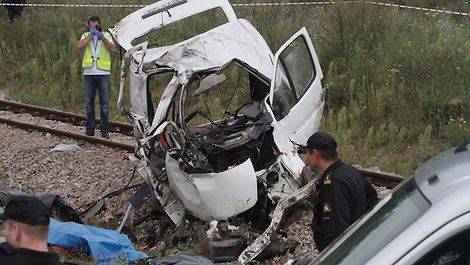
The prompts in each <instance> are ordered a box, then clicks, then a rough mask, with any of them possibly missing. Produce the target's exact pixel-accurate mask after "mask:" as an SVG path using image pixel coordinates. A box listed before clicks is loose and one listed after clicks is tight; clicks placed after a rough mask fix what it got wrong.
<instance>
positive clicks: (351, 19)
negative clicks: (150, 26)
mask: <svg viewBox="0 0 470 265" xmlns="http://www.w3.org/2000/svg"><path fill="white" fill-rule="evenodd" d="M44 2H45V3H48V2H50V3H54V1H52V0H47V1H44ZM66 2H67V1H66ZM118 2H119V3H118ZM118 2H116V3H113V4H127V3H131V2H132V1H124V0H123V1H118ZM140 2H141V3H139V4H150V3H152V2H153V1H140ZM251 2H262V1H251ZM388 2H392V3H395V2H394V1H388ZM70 3H72V2H70ZM132 3H133V2H132ZM407 4H408V5H415V6H420V5H421V6H427V7H436V6H440V7H445V8H448V9H450V8H451V7H452V8H454V9H453V10H455V11H463V12H466V11H468V10H470V4H469V3H468V2H467V1H455V3H453V5H452V6H450V5H449V4H448V3H447V1H407ZM135 10H136V9H135V8H134V9H133V8H94V9H93V8H70V7H63V8H61V7H50V8H49V7H28V8H25V11H24V14H23V18H22V19H21V20H19V21H18V22H16V23H10V22H9V21H8V19H7V14H6V11H5V10H4V9H3V8H2V9H1V10H0V15H1V16H2V17H3V18H4V19H3V20H2V21H0V26H1V27H0V31H1V34H2V36H3V37H2V40H1V41H0V46H1V48H0V72H1V73H2V76H3V78H2V79H1V80H0V87H1V89H2V90H5V91H7V92H8V94H9V97H8V99H11V100H17V101H21V102H24V103H28V104H34V105H40V106H43V107H49V108H57V109H61V110H65V111H70V112H74V113H79V114H85V110H84V102H83V91H82V90H83V89H82V87H83V80H82V70H81V68H80V60H81V59H80V58H81V51H78V50H77V49H76V42H77V41H78V39H79V38H80V36H81V34H82V33H83V32H84V30H85V29H86V21H87V19H88V17H89V16H90V15H98V16H99V17H100V18H101V19H102V24H103V25H104V26H105V27H107V26H111V25H112V24H114V23H116V22H117V21H119V20H120V19H121V18H123V17H124V16H125V15H127V14H129V13H130V12H133V11H135ZM235 11H236V13H237V14H238V15H239V17H243V18H247V19H248V20H249V21H251V22H252V23H253V24H254V25H255V27H256V28H258V29H259V31H260V32H261V34H262V35H263V36H264V37H265V38H266V40H267V42H268V44H269V45H270V46H271V47H272V49H273V50H277V48H279V47H280V46H281V45H282V43H283V42H284V41H286V40H287V39H288V37H290V35H291V34H292V33H293V32H294V31H295V30H297V29H299V28H300V27H302V26H306V27H307V30H308V31H309V33H310V36H311V38H312V42H313V44H314V46H315V49H316V52H317V54H318V57H319V59H320V62H321V65H322V68H323V72H324V74H325V79H324V81H325V82H324V83H325V85H326V91H327V95H326V108H325V112H324V117H323V122H322V124H321V130H324V131H327V132H329V133H331V134H332V135H333V136H335V137H336V138H337V139H338V141H339V144H340V148H339V151H340V153H341V156H342V158H343V160H345V161H346V162H348V163H352V164H360V165H362V166H363V167H372V166H377V165H379V167H380V168H381V169H382V170H384V171H387V172H395V173H398V174H400V175H404V176H407V175H410V174H411V173H412V172H413V170H414V169H416V167H417V166H419V165H420V164H421V159H422V158H423V157H425V156H426V155H429V154H430V155H432V154H436V153H439V152H441V151H443V150H445V149H447V148H450V147H452V146H455V145H457V144H459V143H462V142H464V141H465V140H466V139H468V135H469V129H468V124H467V122H466V120H467V119H468V118H469V117H470V108H469V107H468V106H467V104H468V102H470V92H468V91H470V90H469V85H470V82H469V81H468V77H467V75H468V72H470V69H469V68H470V63H469V62H470V55H468V50H469V47H470V41H468V40H467V37H466V36H468V34H469V22H468V18H466V17H460V16H450V15H443V14H438V13H431V12H422V11H414V10H407V9H398V8H388V7H382V6H376V5H371V4H367V3H363V2H357V3H355V4H335V5H324V6H314V5H310V6H283V7H266V6H265V7H250V8H248V7H237V8H236V9H235ZM51 18H53V19H51ZM179 30H181V31H184V30H185V29H184V28H181V29H179ZM12 33H14V34H12ZM183 33H184V32H183ZM121 56H123V54H122V53H119V52H118V53H116V54H115V55H113V62H112V66H113V69H112V76H111V79H112V80H111V82H112V85H111V87H112V93H111V102H110V110H111V118H112V119H113V120H118V121H124V120H125V119H124V117H123V116H121V115H120V113H119V111H118V110H117V108H116V100H117V96H118V88H119V72H120V70H119V67H120V58H121ZM155 94H158V92H156V91H155Z"/></svg>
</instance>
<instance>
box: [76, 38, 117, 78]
mask: <svg viewBox="0 0 470 265" xmlns="http://www.w3.org/2000/svg"><path fill="white" fill-rule="evenodd" d="M89 34H90V33H89V32H86V33H85V37H87V36H88V35H89ZM104 37H105V38H106V39H109V38H110V37H111V34H109V33H108V32H105V33H104ZM91 67H93V53H92V52H91V45H87V46H86V47H85V52H84V54H83V60H82V68H91ZM96 68H98V69H99V70H103V71H110V70H111V53H110V52H109V50H108V49H107V48H106V47H105V46H104V44H103V42H101V47H100V53H99V54H98V58H96Z"/></svg>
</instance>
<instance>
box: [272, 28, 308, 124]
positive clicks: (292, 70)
mask: <svg viewBox="0 0 470 265" xmlns="http://www.w3.org/2000/svg"><path fill="white" fill-rule="evenodd" d="M315 75H316V71H315V65H314V64H313V59H312V57H311V54H310V52H309V50H308V48H307V46H306V44H305V39H304V38H303V37H302V36H299V37H298V38H296V39H295V40H294V41H293V42H292V43H291V44H290V46H289V47H288V48H287V49H286V50H284V51H283V52H282V53H281V56H280V57H279V60H278V62H277V67H276V76H275V84H276V86H275V88H274V100H273V110H274V115H275V117H276V119H277V120H280V119H282V118H284V117H285V116H286V115H287V114H289V113H290V110H291V109H292V107H294V105H295V104H296V103H297V102H298V100H299V99H300V98H301V97H302V96H303V94H304V93H305V90H306V89H307V88H308V87H309V85H310V83H311V82H312V81H313V80H314V79H315Z"/></svg>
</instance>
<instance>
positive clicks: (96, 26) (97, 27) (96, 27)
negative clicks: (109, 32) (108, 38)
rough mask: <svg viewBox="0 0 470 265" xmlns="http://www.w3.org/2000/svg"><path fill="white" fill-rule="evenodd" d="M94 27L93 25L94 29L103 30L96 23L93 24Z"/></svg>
mask: <svg viewBox="0 0 470 265" xmlns="http://www.w3.org/2000/svg"><path fill="white" fill-rule="evenodd" d="M94 27H95V29H96V30H97V31H103V29H102V28H101V27H100V26H98V25H95V26H94Z"/></svg>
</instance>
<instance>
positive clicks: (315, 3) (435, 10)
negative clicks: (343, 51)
mask: <svg viewBox="0 0 470 265" xmlns="http://www.w3.org/2000/svg"><path fill="white" fill-rule="evenodd" d="M355 2H356V1H342V2H337V1H328V2H327V1H317V2H285V3H252V4H231V5H232V6H234V7H255V6H305V5H331V4H336V3H344V4H349V3H355ZM365 3H368V4H373V5H379V6H387V7H398V8H404V9H412V10H419V11H426V12H435V13H442V14H451V15H460V16H470V13H465V12H456V11H449V10H442V9H436V8H427V7H416V6H405V5H397V4H389V3H380V2H371V1H367V2H365ZM0 5H3V6H23V7H27V6H28V7H29V6H32V7H100V8H109V7H112V8H114V7H120V8H122V7H132V8H142V7H146V6H147V5H128V4H122V5H119V4H118V5H107V4H16V3H0Z"/></svg>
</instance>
